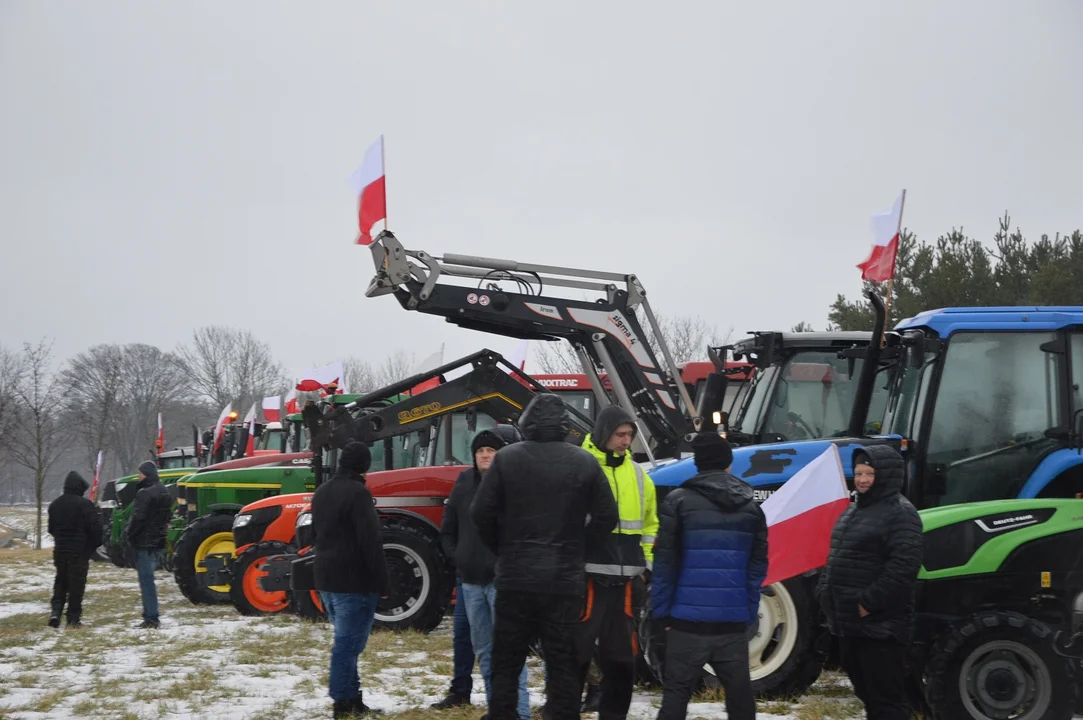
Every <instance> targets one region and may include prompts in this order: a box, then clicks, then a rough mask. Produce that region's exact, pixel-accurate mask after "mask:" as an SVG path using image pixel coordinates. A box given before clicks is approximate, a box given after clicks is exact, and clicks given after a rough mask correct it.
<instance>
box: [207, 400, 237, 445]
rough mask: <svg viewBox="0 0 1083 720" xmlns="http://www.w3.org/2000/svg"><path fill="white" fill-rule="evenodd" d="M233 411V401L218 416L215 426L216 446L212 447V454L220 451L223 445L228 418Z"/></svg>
mask: <svg viewBox="0 0 1083 720" xmlns="http://www.w3.org/2000/svg"><path fill="white" fill-rule="evenodd" d="M231 412H233V403H226V406H225V407H224V408H222V414H221V415H219V416H218V424H216V425H215V426H214V447H212V448H211V454H212V455H213V454H214V453H216V452H218V448H219V447H220V446H221V445H222V435H223V433H224V432H225V428H226V420H228V419H229V415H230V413H231Z"/></svg>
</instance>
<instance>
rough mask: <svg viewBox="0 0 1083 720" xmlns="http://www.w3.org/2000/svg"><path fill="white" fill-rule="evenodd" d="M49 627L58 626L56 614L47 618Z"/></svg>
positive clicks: (58, 619) (58, 620)
mask: <svg viewBox="0 0 1083 720" xmlns="http://www.w3.org/2000/svg"><path fill="white" fill-rule="evenodd" d="M49 627H51V628H58V627H60V618H59V617H58V616H56V615H53V616H52V617H51V618H49Z"/></svg>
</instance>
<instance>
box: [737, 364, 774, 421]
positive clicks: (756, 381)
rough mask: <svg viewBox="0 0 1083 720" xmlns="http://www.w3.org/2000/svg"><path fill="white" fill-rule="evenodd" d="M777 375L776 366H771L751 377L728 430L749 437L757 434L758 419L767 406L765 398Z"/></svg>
mask: <svg viewBox="0 0 1083 720" xmlns="http://www.w3.org/2000/svg"><path fill="white" fill-rule="evenodd" d="M776 375H778V366H777V365H772V366H770V367H768V368H765V369H764V370H763V371H761V372H757V373H756V374H755V375H754V376H753V377H752V382H751V383H750V384H749V385H748V392H747V393H745V396H744V400H743V401H742V402H741V409H740V410H739V411H738V413H737V417H736V418H734V420H733V422H732V423H731V424H730V429H731V430H734V431H736V432H739V433H745V434H747V435H749V436H755V435H756V434H757V433H758V432H759V423H760V418H761V417H762V416H763V413H764V407H765V406H766V404H767V396H768V394H769V393H770V391H771V386H772V385H773V382H774V379H775V376H776Z"/></svg>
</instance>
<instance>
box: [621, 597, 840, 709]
mask: <svg viewBox="0 0 1083 720" xmlns="http://www.w3.org/2000/svg"><path fill="white" fill-rule="evenodd" d="M810 591H811V582H810V581H809V580H808V579H806V578H800V577H797V578H791V579H789V580H785V581H783V582H781V583H775V584H774V585H770V586H768V587H766V588H764V591H763V594H762V595H761V596H760V617H759V623H758V625H757V627H756V631H755V634H754V635H752V636H751V637H750V638H749V641H748V655H749V669H750V673H751V675H752V691H753V692H754V693H755V694H756V697H758V698H761V699H768V700H769V699H775V698H785V699H789V698H795V697H799V696H801V695H803V694H804V693H805V692H806V691H807V690H808V689H809V687H811V686H812V684H813V683H814V682H816V679H817V678H818V677H819V676H820V670H821V669H822V667H823V653H822V651H821V650H820V649H819V648H818V647H817V640H818V639H819V637H820V633H821V627H820V614H819V609H818V608H817V607H816V603H815V602H813V600H812V596H811V592H810ZM639 637H640V643H641V645H642V646H643V651H644V657H645V659H646V661H647V665H648V666H649V669H650V672H649V673H648V672H647V670H646V668H644V667H642V666H641V667H640V670H639V672H638V675H639V677H640V678H641V679H643V680H646V681H648V682H651V683H652V684H660V682H661V678H662V677H664V675H663V672H664V671H663V666H664V663H665V633H664V632H662V631H660V629H659V628H657V627H650V626H649V622H648V621H646V620H644V622H642V623H641V625H640V635H639ZM702 685H703V686H704V687H707V688H719V687H721V683H720V682H719V681H718V678H717V677H716V676H715V675H714V670H712V669H711V667H710V666H704V668H703V679H702Z"/></svg>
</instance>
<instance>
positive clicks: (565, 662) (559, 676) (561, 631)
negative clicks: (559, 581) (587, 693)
mask: <svg viewBox="0 0 1083 720" xmlns="http://www.w3.org/2000/svg"><path fill="white" fill-rule="evenodd" d="M582 608H583V599H582V598H581V597H579V596H578V595H551V594H548V593H536V592H510V591H507V590H498V591H497V593H496V603H495V610H496V613H495V616H496V617H495V622H494V627H493V656H492V694H493V702H492V705H490V706H489V717H490V718H491V720H517V718H518V710H517V707H518V704H519V674H520V673H521V672H522V671H523V664H524V663H525V662H526V656H527V653H529V652H530V644H531V643H532V642H533V641H534V639H535V638H539V639H540V640H541V644H542V653H543V655H544V657H545V668H546V671H547V673H546V675H547V676H546V680H545V697H546V703H545V707H546V716H547V718H548V720H578V718H579V705H580V697H579V692H578V691H577V687H578V686H577V685H576V677H577V673H576V662H575V629H576V625H577V624H578V622H579V615H580V613H581V612H582Z"/></svg>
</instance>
